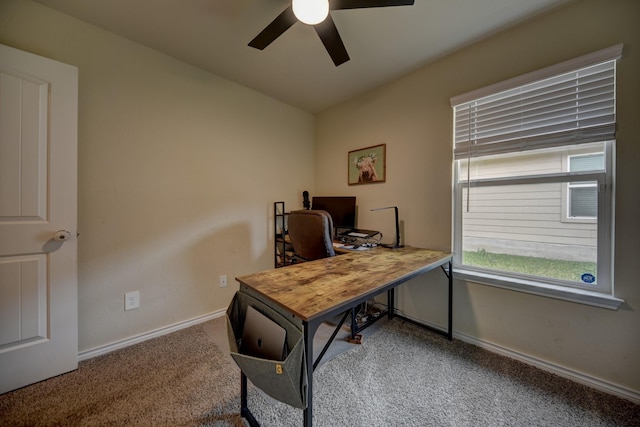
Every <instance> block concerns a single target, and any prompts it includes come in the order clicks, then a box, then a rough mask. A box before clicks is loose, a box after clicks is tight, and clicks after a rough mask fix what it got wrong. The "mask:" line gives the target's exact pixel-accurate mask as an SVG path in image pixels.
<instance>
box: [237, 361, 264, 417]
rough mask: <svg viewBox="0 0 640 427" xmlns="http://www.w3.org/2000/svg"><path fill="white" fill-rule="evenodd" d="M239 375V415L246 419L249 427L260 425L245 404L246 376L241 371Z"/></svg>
mask: <svg viewBox="0 0 640 427" xmlns="http://www.w3.org/2000/svg"><path fill="white" fill-rule="evenodd" d="M240 375H241V377H240V416H241V417H243V418H244V419H245V420H247V422H248V423H249V425H250V426H251V427H260V424H259V423H258V421H257V420H256V418H255V417H254V416H253V414H252V413H251V411H250V410H249V406H248V404H247V376H246V375H245V374H244V372H242V371H240Z"/></svg>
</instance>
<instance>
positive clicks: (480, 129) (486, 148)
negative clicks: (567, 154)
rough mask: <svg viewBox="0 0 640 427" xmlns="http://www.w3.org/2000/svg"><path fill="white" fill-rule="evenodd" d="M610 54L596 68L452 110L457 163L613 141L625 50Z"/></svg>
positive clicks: (594, 66)
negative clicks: (618, 68) (618, 79)
mask: <svg viewBox="0 0 640 427" xmlns="http://www.w3.org/2000/svg"><path fill="white" fill-rule="evenodd" d="M607 51H609V52H611V53H612V54H611V57H610V58H607V59H606V60H603V58H602V57H601V55H598V56H596V58H597V60H598V61H600V62H598V63H597V64H593V63H592V64H589V65H587V66H584V67H582V68H579V69H574V70H573V71H571V72H565V73H561V74H557V75H554V76H551V77H547V78H544V79H542V80H538V81H534V82H532V83H528V84H524V85H520V86H518V87H515V88H512V89H507V90H502V91H499V92H497V93H493V94H489V95H486V96H482V97H479V98H475V99H472V100H469V101H466V102H462V103H459V104H457V105H453V107H454V122H455V123H454V156H455V158H456V159H462V158H468V157H476V156H484V155H491V154H499V153H504V152H513V151H524V150H532V149H539V148H546V147H553V146H559V145H567V144H578V143H586V142H593V141H602V140H610V139H613V138H614V136H615V121H616V118H615V114H616V111H615V66H616V61H615V59H617V57H619V55H620V51H619V50H618V49H609V50H607ZM583 62H586V61H583ZM542 73H544V70H543V72H542ZM458 98H460V97H458ZM453 102H455V101H454V100H452V103H453Z"/></svg>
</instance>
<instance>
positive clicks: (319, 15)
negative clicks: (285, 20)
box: [291, 0, 329, 25]
mask: <svg viewBox="0 0 640 427" xmlns="http://www.w3.org/2000/svg"><path fill="white" fill-rule="evenodd" d="M291 6H292V8H293V14H294V15H295V16H296V18H298V20H299V21H300V22H302V23H304V24H307V25H316V24H319V23H321V22H322V21H324V20H325V19H326V18H327V15H329V0H292V2H291Z"/></svg>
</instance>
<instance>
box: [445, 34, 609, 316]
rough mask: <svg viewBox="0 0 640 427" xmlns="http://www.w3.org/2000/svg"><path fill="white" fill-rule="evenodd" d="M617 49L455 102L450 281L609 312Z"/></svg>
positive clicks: (549, 69) (501, 84) (575, 60)
mask: <svg viewBox="0 0 640 427" xmlns="http://www.w3.org/2000/svg"><path fill="white" fill-rule="evenodd" d="M621 52H622V46H621V45H618V46H614V47H612V48H609V49H604V50H602V51H599V52H595V53H593V54H591V55H587V56H585V57H580V58H576V59H574V60H572V61H568V62H566V63H563V64H558V65H556V66H553V67H550V68H547V69H544V70H541V71H538V72H535V73H532V74H529V75H526V76H522V77H519V78H516V79H513V80H510V81H507V82H503V83H499V84H498V85H494V86H492V87H489V88H484V89H480V90H478V91H474V92H472V93H469V94H465V95H461V96H459V97H455V98H453V99H452V106H453V109H454V162H455V164H454V186H453V187H454V189H453V192H454V194H453V200H454V227H453V246H454V264H455V266H456V273H457V274H458V275H461V276H463V277H464V278H467V279H469V280H471V281H476V282H480V283H484V284H489V285H496V286H501V287H506V288H510V289H516V290H522V291H526V292H533V293H536V294H542V295H549V296H555V297H558V298H564V299H569V300H573V301H581V302H585V303H588V304H593V305H599V306H603V307H608V308H617V307H618V306H619V304H620V303H621V300H618V299H616V298H614V297H613V273H612V264H613V215H612V213H613V185H614V165H615V159H614V155H615V69H616V59H617V58H619V57H620V54H621Z"/></svg>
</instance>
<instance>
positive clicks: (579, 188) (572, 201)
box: [566, 153, 604, 220]
mask: <svg viewBox="0 0 640 427" xmlns="http://www.w3.org/2000/svg"><path fill="white" fill-rule="evenodd" d="M568 170H569V172H584V171H589V170H604V153H595V154H582V155H574V156H569V164H568ZM566 206H567V218H568V219H569V220H571V219H574V220H575V219H590V220H597V218H598V183H597V182H596V181H589V182H570V183H569V185H568V189H567V203H566Z"/></svg>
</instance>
